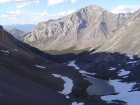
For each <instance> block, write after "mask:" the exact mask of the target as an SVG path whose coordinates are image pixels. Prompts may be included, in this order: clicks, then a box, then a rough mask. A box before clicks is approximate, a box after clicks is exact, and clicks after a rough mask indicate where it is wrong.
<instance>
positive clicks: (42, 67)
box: [35, 65, 46, 69]
mask: <svg viewBox="0 0 140 105" xmlns="http://www.w3.org/2000/svg"><path fill="white" fill-rule="evenodd" d="M35 66H36V67H38V68H41V69H45V68H46V67H44V66H39V65H35Z"/></svg>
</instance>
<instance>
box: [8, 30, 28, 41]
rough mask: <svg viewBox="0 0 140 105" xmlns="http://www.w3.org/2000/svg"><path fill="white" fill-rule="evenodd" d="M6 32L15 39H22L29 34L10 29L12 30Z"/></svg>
mask: <svg viewBox="0 0 140 105" xmlns="http://www.w3.org/2000/svg"><path fill="white" fill-rule="evenodd" d="M8 32H9V33H10V34H12V35H13V36H14V37H15V38H17V39H19V40H20V39H21V38H22V37H24V36H25V35H27V34H29V33H30V32H26V31H21V30H18V29H16V28H14V29H12V30H8Z"/></svg>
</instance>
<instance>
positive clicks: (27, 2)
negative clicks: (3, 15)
mask: <svg viewBox="0 0 140 105" xmlns="http://www.w3.org/2000/svg"><path fill="white" fill-rule="evenodd" d="M39 1H40V0H0V3H6V2H11V3H15V4H16V5H17V7H18V8H22V7H27V6H32V5H37V4H38V3H39Z"/></svg>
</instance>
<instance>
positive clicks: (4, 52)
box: [1, 50, 9, 53]
mask: <svg viewBox="0 0 140 105" xmlns="http://www.w3.org/2000/svg"><path fill="white" fill-rule="evenodd" d="M1 52H4V53H9V51H6V50H1Z"/></svg>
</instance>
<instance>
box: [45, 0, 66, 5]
mask: <svg viewBox="0 0 140 105" xmlns="http://www.w3.org/2000/svg"><path fill="white" fill-rule="evenodd" d="M63 2H67V0H48V2H47V5H48V6H53V5H56V4H60V3H63Z"/></svg>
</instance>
